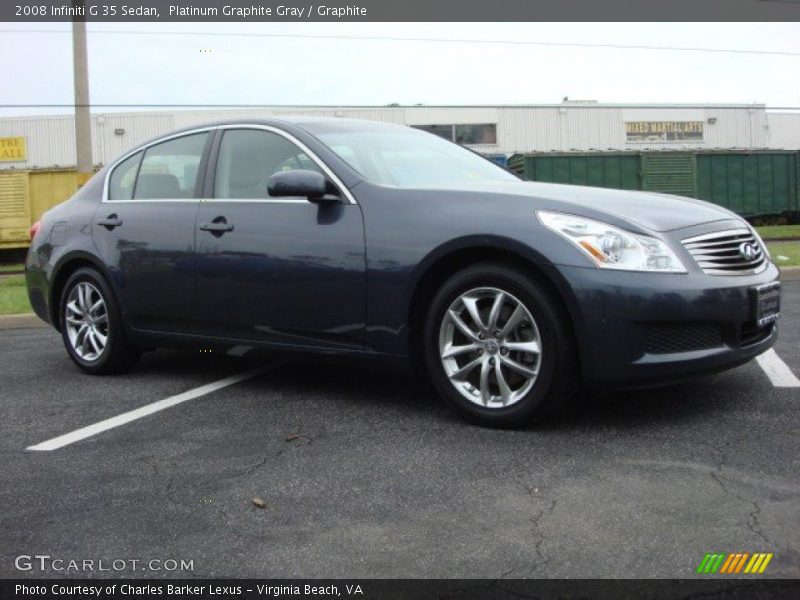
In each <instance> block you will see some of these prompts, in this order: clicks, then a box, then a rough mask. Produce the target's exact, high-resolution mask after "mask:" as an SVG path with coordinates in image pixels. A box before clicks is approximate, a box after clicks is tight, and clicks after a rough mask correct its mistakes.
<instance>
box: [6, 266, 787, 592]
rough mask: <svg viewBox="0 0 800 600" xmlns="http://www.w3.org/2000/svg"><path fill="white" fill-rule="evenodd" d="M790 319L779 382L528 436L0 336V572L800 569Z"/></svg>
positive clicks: (186, 363) (153, 356)
mask: <svg viewBox="0 0 800 600" xmlns="http://www.w3.org/2000/svg"><path fill="white" fill-rule="evenodd" d="M783 313H784V317H783V320H782V322H781V339H780V341H779V343H778V345H777V347H776V352H777V356H778V357H780V359H782V361H783V363H785V364H786V365H787V366H788V368H789V370H790V371H789V372H788V373H787V372H786V371H783V372H780V371H778V372H776V371H774V369H773V368H774V367H775V364H776V363H775V362H769V363H767V362H765V363H764V366H763V367H762V366H761V365H760V364H759V363H757V362H756V361H753V362H751V363H749V364H747V365H745V366H743V367H740V368H738V369H736V370H733V371H730V372H727V373H723V374H720V375H716V376H713V377H709V378H706V379H702V380H699V381H696V382H693V383H688V384H683V385H681V386H678V387H672V388H664V389H658V390H647V391H631V392H624V393H614V394H606V395H600V394H588V395H587V396H586V397H584V398H583V399H582V400H581V401H580V402H579V403H576V404H575V405H574V406H572V407H570V408H569V409H568V410H565V411H564V412H563V413H561V414H559V415H557V416H555V417H553V418H551V419H549V420H548V421H546V422H544V423H542V424H540V425H538V426H536V427H533V428H530V429H528V430H523V431H497V430H487V429H481V428H478V427H474V426H472V425H468V424H465V423H463V422H461V421H460V420H458V419H457V418H455V417H454V416H453V415H452V414H451V413H450V412H449V411H448V410H447V409H445V408H444V407H442V406H440V405H439V404H438V402H437V401H436V400H435V399H434V398H433V396H432V395H431V394H430V392H428V391H427V390H426V389H425V388H424V387H423V386H422V385H421V384H419V383H417V382H415V381H413V380H411V379H410V378H409V377H408V376H405V375H402V374H393V373H385V372H380V371H372V370H370V371H366V370H359V369H357V368H353V367H342V366H336V365H333V364H331V365H323V366H320V365H317V364H314V363H313V362H291V361H284V360H283V359H282V358H281V357H275V359H274V360H271V361H268V362H267V363H266V364H265V363H253V362H252V361H246V360H244V359H240V358H234V357H226V356H215V355H213V354H186V353H178V352H171V351H157V352H153V353H149V354H146V355H145V357H144V358H143V360H142V361H141V362H140V363H139V364H138V365H137V367H136V368H135V370H134V371H132V372H131V373H130V374H127V375H123V376H116V377H106V378H93V377H89V376H86V375H83V374H81V373H79V372H78V371H77V369H76V368H75V367H74V366H73V365H72V363H71V362H70V361H69V360H68V358H67V355H66V353H65V351H64V349H63V347H62V345H61V340H60V338H59V336H58V334H57V333H56V332H55V331H53V330H52V329H50V328H26V329H14V330H6V331H0V361H1V362H0V364H2V368H3V375H2V387H0V402H2V419H1V420H0V453H2V454H1V456H0V478H1V479H2V481H3V485H2V486H1V487H0V503H1V504H2V507H3V509H2V512H0V539H2V540H3V543H2V544H1V545H0V552H1V553H2V557H0V575H1V576H3V577H19V576H23V577H25V576H32V577H33V576H35V577H41V576H76V577H79V576H86V575H87V573H86V572H80V571H78V572H74V571H54V570H52V569H45V570H44V571H41V570H38V569H31V570H30V571H19V570H17V568H16V567H15V558H16V557H17V556H19V555H37V554H39V555H50V556H51V557H52V558H61V559H64V560H65V561H67V560H86V559H90V560H91V559H94V560H104V561H109V562H110V561H112V560H115V559H128V560H130V559H135V560H142V561H149V560H154V559H155V560H161V561H164V560H170V559H171V560H176V561H178V562H180V561H181V560H184V561H192V569H191V570H190V571H188V572H181V571H171V572H165V571H163V570H161V571H142V572H140V569H141V567H136V568H135V569H134V570H131V569H130V568H129V567H126V568H125V569H123V570H121V571H120V572H119V573H118V575H120V576H132V575H135V576H158V577H161V576H176V577H186V576H194V577H214V576H229V577H256V576H258V577H337V576H343V575H347V576H350V577H376V578H378V577H486V578H500V577H509V578H522V577H568V578H571V577H647V578H649V577H691V576H693V575H694V572H695V569H696V568H697V566H698V564H699V563H700V561H701V560H702V558H703V556H704V554H705V553H707V552H750V553H752V552H771V553H774V558H773V560H772V562H771V563H770V564H769V568H768V569H767V571H766V573H765V575H766V576H771V577H799V576H800V528H798V526H797V525H798V523H800V411H799V410H798V408H800V387H791V385H792V377H796V376H800V281H793V282H786V283H785V284H784V297H783ZM260 368H263V371H260V372H259V373H258V374H257V375H253V376H250V377H247V378H245V379H243V380H242V381H240V382H238V383H231V384H230V385H226V384H227V383H230V381H227V380H226V378H229V377H231V376H233V375H236V374H239V373H242V372H247V371H249V370H252V369H260ZM771 369H772V371H771V375H768V373H767V371H770V370H771ZM221 380H226V381H223V383H222V384H220V385H219V389H216V390H213V391H210V390H209V389H208V388H203V389H201V390H199V391H196V390H197V388H200V387H201V386H206V385H207V384H210V383H213V382H219V381H221ZM776 383H777V384H778V385H776ZM783 386H785V387H783ZM192 390H195V392H193V393H189V394H185V395H183V396H179V397H178V398H177V399H175V398H174V397H175V396H176V395H178V394H183V393H184V392H189V391H192ZM205 392H207V393H205ZM169 398H172V401H169V402H162V403H161V404H158V405H156V406H155V407H153V409H152V414H149V415H146V416H142V417H141V418H135V417H136V416H137V415H136V414H134V415H129V416H128V417H127V418H123V419H120V420H118V421H114V422H111V423H107V424H106V426H105V427H102V428H100V429H104V430H102V431H97V432H95V433H94V434H93V435H88V433H91V432H88V433H85V434H83V437H82V435H80V434H78V435H73V437H66V438H64V437H60V436H64V435H66V434H72V433H73V432H76V431H80V430H81V429H82V428H85V427H87V426H91V425H93V424H96V423H99V422H102V421H104V420H106V419H109V418H112V417H117V416H119V415H125V414H126V413H129V411H132V410H135V409H138V408H140V407H144V406H149V405H151V404H153V403H157V402H159V401H163V400H165V399H169ZM180 400H183V401H180ZM179 401H180V402H179ZM54 439H59V440H60V442H58V443H57V444H54V445H55V446H58V447H53V448H52V449H48V446H47V445H46V444H44V443H45V442H48V441H49V440H54ZM36 446H39V448H40V449H39V450H31V449H29V448H31V447H36ZM254 497H258V498H260V499H262V500H263V508H262V507H258V506H256V505H255V504H254V503H253V501H252V499H253V498H254ZM112 574H114V573H113V572H112ZM106 575H108V573H106Z"/></svg>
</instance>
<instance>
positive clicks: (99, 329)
mask: <svg viewBox="0 0 800 600" xmlns="http://www.w3.org/2000/svg"><path fill="white" fill-rule="evenodd" d="M64 326H65V327H66V329H67V338H68V339H69V343H70V346H72V350H73V351H74V352H75V354H76V355H78V356H79V357H80V358H81V359H83V360H85V361H87V362H93V361H96V360H98V359H99V358H100V356H101V355H102V354H103V351H104V350H105V348H106V345H107V344H108V335H109V328H108V308H107V307H106V302H105V300H104V299H103V295H102V294H101V293H100V291H99V290H98V289H97V288H96V287H95V286H94V285H92V284H91V283H89V282H88V281H81V282H79V283H78V284H76V285H75V286H74V287H73V288H72V290H71V291H70V293H69V296H68V297H67V301H66V304H65V308H64Z"/></svg>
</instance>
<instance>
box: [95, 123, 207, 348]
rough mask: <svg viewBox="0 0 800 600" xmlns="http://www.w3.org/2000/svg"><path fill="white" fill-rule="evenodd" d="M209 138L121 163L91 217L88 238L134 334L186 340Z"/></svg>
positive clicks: (192, 317) (176, 141)
mask: <svg viewBox="0 0 800 600" xmlns="http://www.w3.org/2000/svg"><path fill="white" fill-rule="evenodd" d="M208 137H209V134H208V132H201V133H194V134H190V135H186V136H181V137H178V138H173V139H170V140H167V141H164V142H160V143H157V144H154V145H151V146H149V147H147V148H146V149H144V150H142V151H140V152H138V153H136V154H134V155H133V156H131V157H129V158H127V159H125V160H124V161H122V162H121V163H120V164H119V165H117V166H116V167H115V168H114V170H113V171H112V173H111V176H110V178H109V185H108V197H107V198H104V201H103V202H101V203H100V204H99V205H98V208H97V210H96V211H95V214H94V220H93V223H92V237H93V239H94V242H95V245H96V246H97V248H98V249H99V251H100V253H101V255H102V257H103V259H104V261H105V263H106V264H107V265H109V269H110V273H111V277H112V283H113V285H114V288H115V290H116V291H117V294H118V295H119V298H120V300H121V303H122V308H123V310H124V311H125V313H126V316H127V321H128V323H130V325H131V327H133V328H134V329H139V330H149V331H164V332H178V333H189V332H192V331H193V330H194V328H195V326H196V324H197V323H198V322H199V318H198V317H199V315H198V313H197V309H198V307H197V289H196V279H195V273H194V270H193V264H194V261H195V256H194V250H195V247H194V242H195V240H194V236H195V219H196V217H197V209H198V206H199V204H200V200H199V198H198V196H199V190H200V187H201V186H199V184H198V182H199V180H200V179H202V177H201V175H200V165H201V163H202V159H203V156H204V153H206V152H207V151H208V149H207V146H209V144H208V143H207V142H208ZM196 192H197V193H196Z"/></svg>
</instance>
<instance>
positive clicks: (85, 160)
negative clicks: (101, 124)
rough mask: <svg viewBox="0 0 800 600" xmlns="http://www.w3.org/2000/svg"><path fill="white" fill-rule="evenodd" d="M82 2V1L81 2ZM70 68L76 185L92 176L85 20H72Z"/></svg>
mask: <svg viewBox="0 0 800 600" xmlns="http://www.w3.org/2000/svg"><path fill="white" fill-rule="evenodd" d="M81 4H82V3H81ZM72 69H73V78H74V81H75V157H76V159H77V167H78V169H77V170H78V187H80V186H82V185H83V184H84V183H86V182H87V181H89V178H90V177H91V176H92V171H93V168H94V163H93V162H92V116H91V112H90V110H89V60H88V56H87V53H86V21H82V20H81V21H78V20H73V21H72Z"/></svg>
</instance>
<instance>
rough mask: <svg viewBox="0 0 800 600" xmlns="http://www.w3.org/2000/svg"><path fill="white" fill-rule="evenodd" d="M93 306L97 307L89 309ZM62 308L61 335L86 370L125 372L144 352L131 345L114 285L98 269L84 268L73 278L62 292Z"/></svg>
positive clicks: (68, 348)
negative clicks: (114, 291)
mask: <svg viewBox="0 0 800 600" xmlns="http://www.w3.org/2000/svg"><path fill="white" fill-rule="evenodd" d="M92 306H93V307H96V308H94V310H90V311H87V310H86V308H87V307H92ZM59 311H60V312H59V318H60V322H61V337H62V339H63V340H64V346H65V347H66V348H67V353H68V354H69V356H70V358H71V359H72V360H73V362H74V363H75V364H76V365H78V367H79V368H80V369H81V370H83V371H85V372H86V373H89V374H91V375H110V374H113V373H122V372H124V371H127V370H128V369H130V368H131V367H132V366H133V364H134V363H135V362H136V361H137V360H138V358H139V356H140V355H141V351H140V350H139V349H138V348H135V347H133V346H131V345H129V344H128V341H127V339H126V336H125V327H124V324H123V321H122V317H121V315H120V311H119V307H118V306H117V302H116V300H115V299H114V295H113V294H112V292H111V288H110V287H109V285H108V284H107V283H106V281H105V279H104V278H103V276H102V275H100V273H98V272H97V271H96V270H95V269H92V268H88V267H84V268H81V269H78V270H77V271H75V272H74V273H73V274H72V275H71V276H70V277H69V279H68V280H67V283H66V285H65V286H64V291H63V293H62V294H61V301H60V303H59ZM87 314H88V316H86V315H87ZM104 339H105V342H103V340H104Z"/></svg>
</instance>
